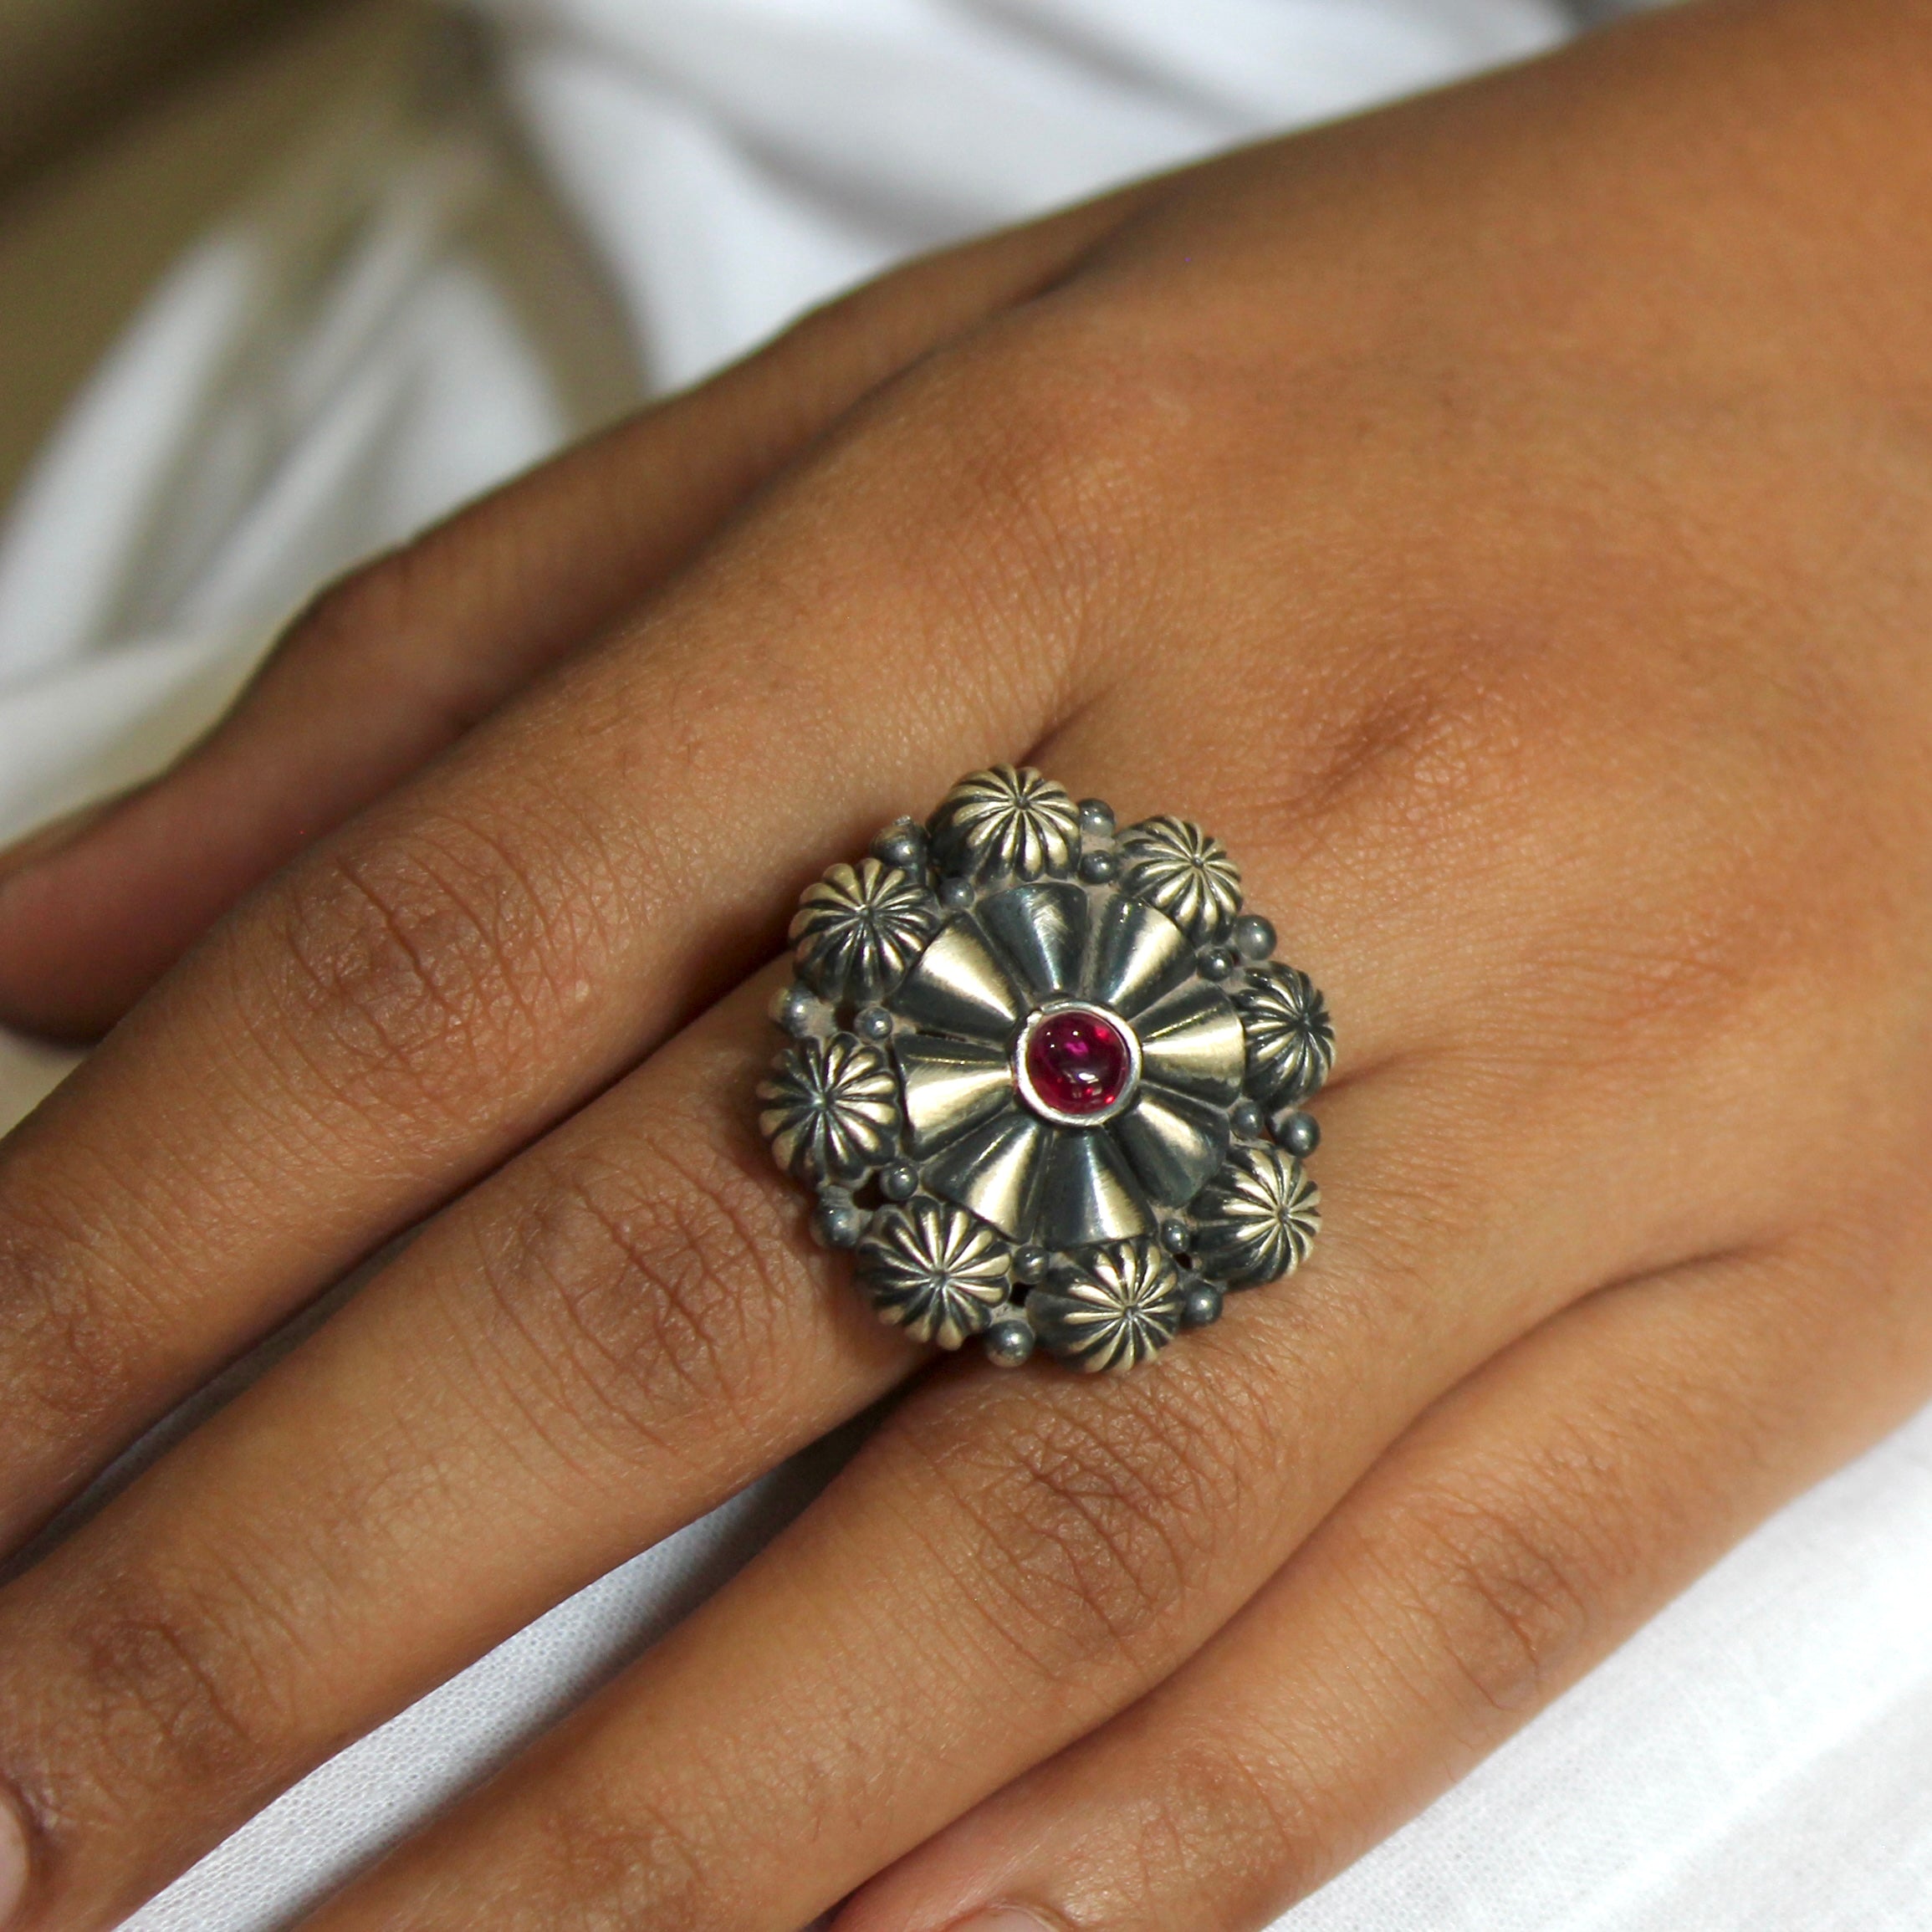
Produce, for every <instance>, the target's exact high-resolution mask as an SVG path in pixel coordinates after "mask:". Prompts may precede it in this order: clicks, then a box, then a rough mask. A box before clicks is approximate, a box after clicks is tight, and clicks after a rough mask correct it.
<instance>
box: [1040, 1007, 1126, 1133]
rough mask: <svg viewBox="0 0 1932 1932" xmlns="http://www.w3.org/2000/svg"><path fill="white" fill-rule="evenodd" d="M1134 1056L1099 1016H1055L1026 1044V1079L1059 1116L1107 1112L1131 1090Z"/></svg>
mask: <svg viewBox="0 0 1932 1932" xmlns="http://www.w3.org/2000/svg"><path fill="white" fill-rule="evenodd" d="M1132 1075H1133V1056H1132V1053H1131V1051H1130V1050H1129V1049H1128V1046H1127V1040H1126V1039H1125V1038H1124V1037H1123V1036H1122V1033H1121V1030H1120V1029H1119V1027H1117V1026H1116V1025H1114V1024H1113V1023H1112V1021H1111V1020H1104V1019H1102V1018H1101V1015H1099V1014H1097V1013H1084V1012H1079V1011H1073V1012H1067V1013H1050V1014H1049V1015H1047V1016H1046V1018H1045V1019H1044V1020H1041V1021H1040V1024H1039V1025H1037V1026H1035V1028H1034V1029H1033V1031H1032V1033H1031V1034H1030V1035H1029V1036H1028V1039H1027V1042H1026V1077H1027V1079H1028V1080H1029V1081H1030V1082H1031V1083H1032V1086H1033V1091H1035V1093H1036V1094H1037V1095H1038V1096H1040V1099H1041V1100H1042V1101H1045V1104H1046V1105H1047V1106H1048V1107H1051V1108H1053V1109H1054V1110H1055V1112H1059V1113H1066V1114H1095V1113H1105V1112H1107V1109H1108V1108H1109V1107H1112V1105H1113V1104H1114V1102H1115V1101H1117V1100H1118V1099H1119V1098H1120V1096H1122V1093H1124V1092H1125V1091H1127V1081H1129V1080H1130V1079H1131V1078H1132Z"/></svg>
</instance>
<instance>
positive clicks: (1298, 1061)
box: [1234, 966, 1335, 1107]
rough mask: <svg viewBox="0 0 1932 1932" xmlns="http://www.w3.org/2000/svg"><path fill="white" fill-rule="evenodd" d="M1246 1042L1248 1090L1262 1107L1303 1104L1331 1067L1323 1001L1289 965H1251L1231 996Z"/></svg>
mask: <svg viewBox="0 0 1932 1932" xmlns="http://www.w3.org/2000/svg"><path fill="white" fill-rule="evenodd" d="M1234 1004H1235V1006H1236V1008H1237V1009H1239V1013H1240V1015H1241V1030H1242V1031H1243V1033H1245V1035H1247V1040H1248V1088H1249V1091H1250V1092H1251V1093H1253V1094H1254V1095H1255V1096H1256V1097H1257V1098H1258V1099H1259V1100H1260V1101H1261V1102H1262V1104H1263V1105H1264V1106H1266V1107H1286V1106H1291V1105H1292V1104H1293V1103H1294V1102H1295V1101H1298V1100H1306V1099H1307V1097H1308V1096H1309V1095H1310V1094H1311V1093H1313V1092H1315V1091H1316V1090H1317V1089H1318V1088H1319V1087H1320V1086H1321V1083H1322V1082H1323V1081H1325V1080H1326V1079H1327V1077H1328V1071H1329V1069H1330V1068H1331V1066H1333V1065H1334V1064H1335V1028H1334V1026H1333V1025H1332V1024H1331V1022H1330V1020H1329V1018H1328V1005H1327V1002H1326V1000H1324V999H1322V997H1321V989H1319V988H1318V987H1317V986H1316V984H1315V982H1314V981H1313V980H1312V979H1310V978H1309V977H1308V975H1307V974H1306V973H1297V972H1296V970H1295V969H1294V968H1293V967H1292V966H1262V967H1257V968H1256V969H1255V970H1254V971H1252V972H1251V973H1250V974H1249V975H1248V981H1247V984H1245V986H1243V987H1241V988H1240V989H1239V990H1238V991H1237V992H1236V993H1235V994H1234Z"/></svg>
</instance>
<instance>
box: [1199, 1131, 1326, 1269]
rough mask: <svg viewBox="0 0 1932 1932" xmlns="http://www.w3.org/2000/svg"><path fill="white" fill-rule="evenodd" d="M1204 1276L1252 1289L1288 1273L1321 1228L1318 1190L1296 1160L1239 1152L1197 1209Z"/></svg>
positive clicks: (1263, 1148) (1273, 1151) (1273, 1152)
mask: <svg viewBox="0 0 1932 1932" xmlns="http://www.w3.org/2000/svg"><path fill="white" fill-rule="evenodd" d="M1194 1216H1195V1229H1194V1258H1195V1260H1197V1261H1198V1262H1199V1265H1200V1268H1201V1271H1202V1273H1203V1274H1204V1275H1212V1276H1213V1277H1214V1280H1217V1281H1225V1282H1226V1283H1228V1285H1229V1286H1230V1287H1235V1288H1252V1287H1257V1286H1259V1285H1260V1284H1261V1283H1262V1282H1264V1281H1273V1280H1277V1279H1278V1278H1279V1277H1280V1276H1281V1275H1287V1274H1291V1273H1292V1272H1293V1271H1294V1270H1295V1269H1296V1268H1298V1267H1299V1266H1300V1265H1301V1263H1302V1262H1303V1261H1304V1260H1306V1259H1307V1256H1308V1250H1309V1249H1310V1248H1311V1246H1312V1245H1314V1241H1315V1237H1316V1234H1317V1233H1319V1232H1320V1230H1321V1189H1320V1188H1317V1187H1316V1185H1315V1183H1314V1182H1312V1181H1311V1180H1310V1179H1309V1178H1308V1176H1307V1173H1306V1171H1305V1170H1304V1169H1303V1168H1302V1165H1301V1162H1299V1161H1298V1160H1296V1158H1294V1157H1293V1156H1292V1155H1291V1154H1285V1153H1282V1151H1281V1150H1280V1148H1279V1147H1272V1146H1270V1145H1268V1144H1266V1143H1265V1142H1264V1143H1263V1144H1261V1145H1260V1146H1258V1147H1237V1148H1235V1150H1234V1153H1233V1154H1231V1155H1230V1156H1229V1160H1228V1164H1227V1165H1226V1166H1225V1167H1224V1168H1222V1170H1221V1171H1220V1173H1218V1174H1217V1175H1216V1176H1215V1177H1214V1179H1213V1180H1211V1181H1209V1183H1208V1184H1207V1186H1206V1187H1205V1188H1203V1189H1202V1190H1201V1195H1200V1199H1199V1200H1198V1201H1196V1203H1195V1204H1194Z"/></svg>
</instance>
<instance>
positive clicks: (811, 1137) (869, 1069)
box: [758, 1033, 899, 1186]
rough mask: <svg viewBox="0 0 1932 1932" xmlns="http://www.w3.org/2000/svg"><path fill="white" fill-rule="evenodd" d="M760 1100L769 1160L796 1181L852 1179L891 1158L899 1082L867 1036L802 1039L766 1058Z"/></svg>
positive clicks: (760, 1119)
mask: <svg viewBox="0 0 1932 1932" xmlns="http://www.w3.org/2000/svg"><path fill="white" fill-rule="evenodd" d="M758 1097H759V1101H761V1102H762V1103H763V1106H762V1108H761V1110H760V1112H759V1117H758V1124H759V1129H760V1131H761V1132H763V1133H764V1137H765V1138H766V1139H767V1140H769V1142H771V1151H772V1156H773V1158H774V1159H775V1160H776V1161H777V1163H778V1164H779V1166H780V1167H781V1168H784V1169H785V1171H786V1172H787V1173H791V1174H795V1175H796V1176H797V1177H798V1178H799V1179H800V1180H801V1181H805V1182H807V1183H810V1184H811V1185H813V1186H816V1185H817V1184H818V1183H820V1182H821V1181H851V1180H856V1178H858V1177H859V1176H860V1175H861V1174H863V1173H866V1171H867V1170H868V1169H869V1168H876V1167H877V1166H878V1165H880V1163H882V1162H884V1161H887V1160H890V1159H891V1158H892V1151H893V1148H894V1147H895V1146H896V1144H897V1137H898V1131H899V1091H898V1082H897V1081H896V1080H894V1078H893V1077H892V1065H891V1063H890V1062H889V1061H887V1058H886V1056H885V1055H884V1054H883V1053H882V1052H881V1051H880V1050H879V1049H878V1048H877V1047H876V1046H874V1045H871V1043H870V1042H869V1041H867V1040H860V1039H858V1038H857V1037H856V1035H852V1034H850V1033H835V1034H834V1035H832V1036H831V1039H830V1040H825V1041H824V1042H823V1043H820V1041H818V1040H800V1041H799V1042H798V1044H797V1045H795V1046H794V1047H792V1048H790V1050H788V1051H786V1052H785V1053H782V1054H780V1055H779V1057H778V1058H777V1059H776V1060H775V1061H773V1062H772V1069H771V1071H770V1073H769V1075H767V1076H766V1077H765V1078H764V1080H762V1081H759V1087H758Z"/></svg>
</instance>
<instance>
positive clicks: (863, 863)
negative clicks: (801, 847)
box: [790, 858, 939, 1005]
mask: <svg viewBox="0 0 1932 1932" xmlns="http://www.w3.org/2000/svg"><path fill="white" fill-rule="evenodd" d="M938 929H939V904H938V900H936V899H935V898H934V897H933V895H932V894H931V893H930V892H928V891H927V890H926V887H925V884H924V882H923V881H921V880H918V879H916V878H914V877H912V874H911V873H909V872H902V871H899V870H898V869H897V867H896V866H888V865H886V864H884V863H882V861H880V860H878V859H876V858H866V859H861V860H860V861H859V862H858V864H857V865H856V866H845V865H839V866H833V867H832V868H831V870H830V871H828V872H827V873H826V874H825V877H823V878H822V879H820V880H818V881H817V882H815V883H814V884H812V885H810V886H807V887H805V892H804V895H803V896H802V897H800V900H799V909H798V912H797V913H796V914H795V917H793V919H792V923H791V933H790V937H791V938H792V939H793V941H794V942H795V944H796V947H797V958H798V969H799V972H800V974H801V975H802V976H803V977H804V979H805V980H806V981H807V983H808V984H810V985H811V986H813V987H814V988H815V989H817V990H818V991H819V992H820V993H821V994H824V996H825V998H826V999H830V1000H831V1001H833V1002H834V1003H835V1004H836V1003H838V1002H841V1001H851V1003H852V1004H856V1005H865V1004H869V1003H870V1002H871V1001H872V1000H875V999H877V998H878V997H879V996H880V994H882V993H887V992H890V991H891V989H892V988H893V987H894V986H896V985H897V984H898V983H899V980H900V979H901V978H902V975H903V974H904V973H905V971H906V969H907V967H909V966H910V965H911V964H912V962H913V960H915V959H916V958H917V957H918V955H919V948H921V947H922V946H923V945H924V944H925V943H926V942H927V941H928V939H930V938H932V937H933V934H934V933H936V932H938Z"/></svg>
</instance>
